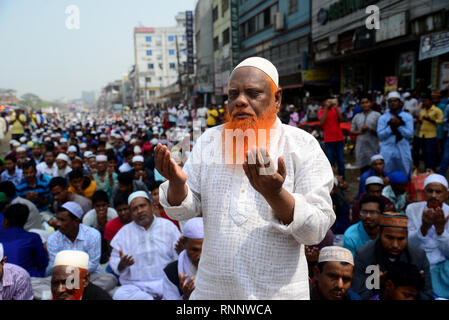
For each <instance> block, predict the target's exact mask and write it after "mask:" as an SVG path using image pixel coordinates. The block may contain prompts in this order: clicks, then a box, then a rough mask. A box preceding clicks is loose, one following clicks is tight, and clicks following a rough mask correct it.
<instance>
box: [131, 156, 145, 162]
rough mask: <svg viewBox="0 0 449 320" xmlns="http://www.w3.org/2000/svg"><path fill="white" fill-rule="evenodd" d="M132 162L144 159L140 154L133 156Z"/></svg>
mask: <svg viewBox="0 0 449 320" xmlns="http://www.w3.org/2000/svg"><path fill="white" fill-rule="evenodd" d="M133 162H144V160H143V157H142V156H134V157H133Z"/></svg>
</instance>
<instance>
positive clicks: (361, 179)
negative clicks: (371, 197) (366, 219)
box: [357, 169, 387, 199]
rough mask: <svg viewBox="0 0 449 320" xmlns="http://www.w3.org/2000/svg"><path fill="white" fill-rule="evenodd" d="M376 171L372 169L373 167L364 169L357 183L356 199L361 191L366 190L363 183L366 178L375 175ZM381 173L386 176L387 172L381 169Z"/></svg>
mask: <svg viewBox="0 0 449 320" xmlns="http://www.w3.org/2000/svg"><path fill="white" fill-rule="evenodd" d="M375 175H376V173H375V171H374V169H369V170H368V171H365V172H364V173H363V174H362V175H361V176H360V184H359V193H358V194H357V199H359V198H360V195H361V194H362V193H365V192H366V187H365V183H366V179H368V178H369V177H372V176H375ZM382 175H383V176H384V177H386V176H387V173H386V172H385V170H384V171H382Z"/></svg>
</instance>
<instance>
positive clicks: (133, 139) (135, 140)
mask: <svg viewBox="0 0 449 320" xmlns="http://www.w3.org/2000/svg"><path fill="white" fill-rule="evenodd" d="M136 142H137V139H135V138H132V139H131V141H130V142H129V143H131V144H133V143H136Z"/></svg>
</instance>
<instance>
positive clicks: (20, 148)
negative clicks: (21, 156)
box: [16, 147, 26, 152]
mask: <svg viewBox="0 0 449 320" xmlns="http://www.w3.org/2000/svg"><path fill="white" fill-rule="evenodd" d="M16 152H26V149H25V148H24V147H18V148H17V149H16Z"/></svg>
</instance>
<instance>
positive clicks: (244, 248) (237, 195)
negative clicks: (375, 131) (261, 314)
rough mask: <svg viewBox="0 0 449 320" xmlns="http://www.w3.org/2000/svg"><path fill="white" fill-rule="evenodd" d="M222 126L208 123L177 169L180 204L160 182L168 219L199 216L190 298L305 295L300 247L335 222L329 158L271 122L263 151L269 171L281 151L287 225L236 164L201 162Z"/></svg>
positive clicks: (304, 137)
mask: <svg viewBox="0 0 449 320" xmlns="http://www.w3.org/2000/svg"><path fill="white" fill-rule="evenodd" d="M222 129H223V126H218V127H213V128H210V129H209V130H207V131H206V132H205V133H204V134H203V135H202V136H201V137H200V138H199V139H198V142H197V143H196V144H195V146H194V148H193V151H192V153H191V154H190V156H189V160H188V161H187V162H186V164H185V165H184V167H183V170H184V172H185V173H186V174H187V177H188V178H187V185H188V194H187V197H186V198H185V199H184V201H183V202H182V203H181V205H180V206H170V205H169V204H168V202H167V190H168V183H169V182H168V181H167V182H164V183H163V184H162V185H161V186H160V203H161V205H162V206H163V207H164V208H165V212H166V213H167V215H168V216H169V217H170V218H172V219H176V220H178V221H179V220H186V219H190V218H192V217H194V216H198V215H199V214H200V212H201V211H202V213H203V219H204V242H203V248H202V254H201V259H200V263H199V267H198V273H197V276H196V280H195V290H194V291H193V293H192V295H191V296H190V299H217V300H221V299H239V300H247V299H309V298H310V296H309V280H308V268H307V261H306V257H305V254H304V244H306V245H314V244H318V243H320V242H321V241H322V239H324V236H325V235H326V232H327V231H328V230H329V228H330V227H331V226H332V224H333V223H334V221H335V214H334V212H333V210H332V200H331V197H330V191H331V189H332V186H333V180H334V176H333V173H332V169H331V166H330V164H329V160H328V159H327V158H326V156H325V154H324V153H323V151H322V149H321V147H320V145H319V143H318V141H317V140H316V139H315V138H314V137H313V136H311V135H310V134H308V133H307V132H305V131H303V130H301V129H299V128H295V127H292V126H288V125H284V124H282V123H281V121H280V120H279V118H278V119H277V120H276V123H275V126H274V129H275V130H276V133H275V135H274V136H273V137H272V139H271V143H270V152H269V154H270V157H271V158H272V159H273V160H274V163H275V164H276V165H275V166H276V169H277V160H278V158H279V156H281V155H283V156H284V160H285V163H286V168H287V177H286V180H285V182H284V185H283V187H284V189H285V190H287V191H288V192H289V193H290V194H291V195H292V196H293V197H294V199H295V208H294V218H293V222H292V223H290V224H289V225H283V224H282V223H281V222H280V221H279V220H278V218H277V217H276V216H275V215H274V212H273V210H272V209H271V207H270V206H269V205H268V203H267V201H266V200H265V199H264V198H263V197H262V195H260V194H259V193H258V192H257V191H255V189H254V188H253V187H252V186H251V185H250V183H249V180H248V178H247V177H246V175H245V173H244V171H243V169H242V167H241V166H235V167H231V166H228V165H222V164H211V163H205V162H204V161H200V159H201V157H202V156H203V157H204V154H213V153H215V152H218V150H219V149H221V145H220V143H217V142H214V141H211V140H210V139H211V137H213V136H215V137H216V136H218V137H221V132H222ZM217 131H218V132H217ZM202 151H203V152H204V154H203V155H202ZM195 163H200V164H195Z"/></svg>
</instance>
